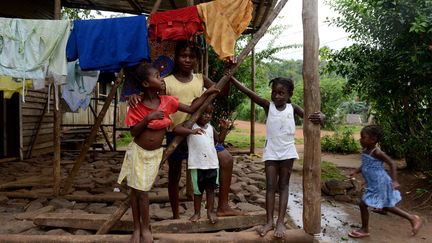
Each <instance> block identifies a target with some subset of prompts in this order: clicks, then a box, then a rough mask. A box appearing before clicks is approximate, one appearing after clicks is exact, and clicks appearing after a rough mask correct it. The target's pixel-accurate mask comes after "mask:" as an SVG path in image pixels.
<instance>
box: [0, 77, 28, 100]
mask: <svg viewBox="0 0 432 243" xmlns="http://www.w3.org/2000/svg"><path fill="white" fill-rule="evenodd" d="M22 86H23V85H22V81H20V80H17V79H15V78H12V77H8V76H0V91H3V97H4V98H5V99H10V98H11V97H12V95H13V94H14V93H16V92H18V93H20V94H21V95H23V89H22ZM31 87H32V81H31V80H26V88H31Z"/></svg>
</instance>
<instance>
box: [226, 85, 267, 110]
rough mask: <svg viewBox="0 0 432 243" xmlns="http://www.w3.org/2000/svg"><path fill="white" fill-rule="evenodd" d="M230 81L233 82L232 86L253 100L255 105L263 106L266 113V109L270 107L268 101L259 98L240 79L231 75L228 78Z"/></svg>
mask: <svg viewBox="0 0 432 243" xmlns="http://www.w3.org/2000/svg"><path fill="white" fill-rule="evenodd" d="M230 81H231V83H232V84H234V86H235V87H236V88H237V89H238V90H240V91H241V92H242V93H244V94H245V95H247V96H248V97H249V98H250V99H251V100H252V101H253V102H255V103H256V104H257V105H259V106H261V107H262V108H264V110H265V112H266V113H268V109H269V107H270V102H269V101H268V100H266V99H264V98H261V97H260V96H259V95H258V94H257V93H255V92H253V91H252V90H250V89H248V88H247V87H246V86H244V85H243V84H242V83H240V81H238V80H237V79H236V78H234V77H231V79H230Z"/></svg>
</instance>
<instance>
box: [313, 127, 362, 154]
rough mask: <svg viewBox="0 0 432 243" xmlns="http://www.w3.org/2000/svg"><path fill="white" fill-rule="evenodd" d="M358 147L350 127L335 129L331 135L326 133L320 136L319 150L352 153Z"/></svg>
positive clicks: (355, 151)
mask: <svg viewBox="0 0 432 243" xmlns="http://www.w3.org/2000/svg"><path fill="white" fill-rule="evenodd" d="M359 148H360V146H359V143H358V142H357V141H356V140H355V139H354V137H353V131H352V130H351V129H342V130H337V131H336V132H335V133H334V134H333V135H332V136H329V135H326V136H324V137H322V138H321V150H322V151H325V152H331V153H340V154H352V153H357V152H358V151H359Z"/></svg>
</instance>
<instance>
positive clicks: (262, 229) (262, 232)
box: [257, 222, 274, 237]
mask: <svg viewBox="0 0 432 243" xmlns="http://www.w3.org/2000/svg"><path fill="white" fill-rule="evenodd" d="M273 228H274V225H273V222H272V223H267V224H265V225H262V226H261V227H259V228H258V229H257V232H258V234H259V235H260V236H261V237H264V236H265V235H266V234H267V232H269V231H270V230H272V229H273Z"/></svg>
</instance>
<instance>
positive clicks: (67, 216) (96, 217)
mask: <svg viewBox="0 0 432 243" xmlns="http://www.w3.org/2000/svg"><path fill="white" fill-rule="evenodd" d="M128 208H129V207H125V209H126V210H127V209H128ZM122 210H123V209H122ZM122 210H118V211H119V214H120V213H121V211H122ZM126 210H124V211H126ZM119 214H117V215H119ZM113 218H114V217H113V215H109V214H76V213H45V214H39V215H38V216H36V217H35V218H34V221H33V222H34V223H35V224H36V225H40V226H49V227H61V228H73V229H86V230H98V232H97V233H96V234H102V233H103V232H104V234H106V233H108V232H109V229H108V228H112V230H115V231H128V232H131V231H133V220H132V216H130V217H126V216H123V217H120V218H119V220H116V221H110V219H113ZM108 221H110V223H111V222H113V224H112V225H111V226H110V227H108V228H106V227H103V228H102V227H100V226H101V225H102V224H104V223H106V225H107V226H108V223H107V222H108ZM265 221H266V215H265V212H254V213H250V214H249V215H244V216H229V217H220V218H219V219H218V222H217V223H216V224H211V223H209V221H208V219H207V218H205V217H202V218H201V219H200V220H198V221H197V222H191V221H189V220H188V219H187V218H182V219H172V220H163V221H158V222H155V223H152V224H151V228H152V232H153V233H202V232H214V231H219V230H230V229H244V228H249V227H253V226H257V225H261V224H264V223H265Z"/></svg>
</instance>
